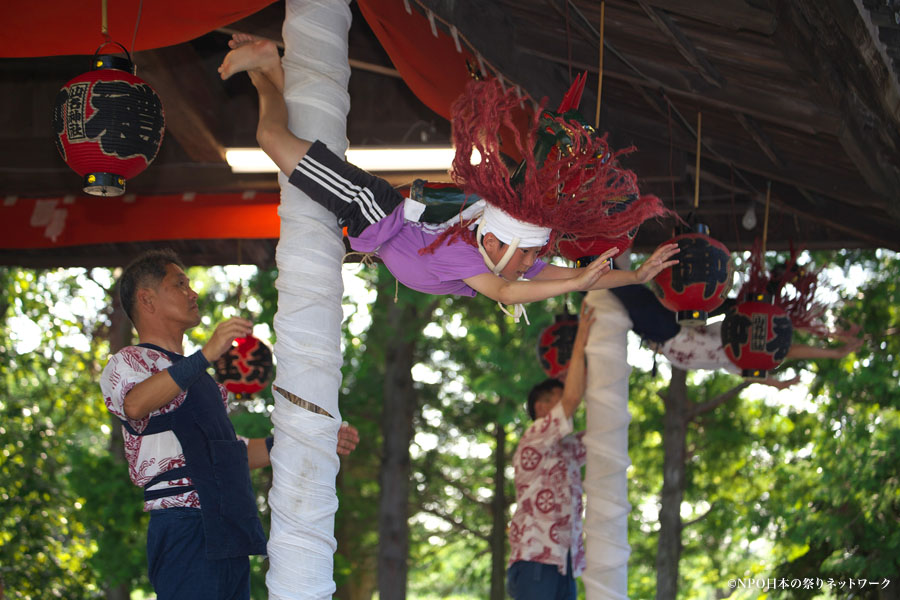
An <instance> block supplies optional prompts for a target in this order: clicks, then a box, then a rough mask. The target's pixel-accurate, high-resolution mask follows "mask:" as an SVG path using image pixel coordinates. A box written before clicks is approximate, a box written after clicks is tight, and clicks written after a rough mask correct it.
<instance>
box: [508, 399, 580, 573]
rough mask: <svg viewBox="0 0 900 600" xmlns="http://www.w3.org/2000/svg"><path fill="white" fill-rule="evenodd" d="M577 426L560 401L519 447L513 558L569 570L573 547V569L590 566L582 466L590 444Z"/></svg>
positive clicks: (511, 556)
mask: <svg viewBox="0 0 900 600" xmlns="http://www.w3.org/2000/svg"><path fill="white" fill-rule="evenodd" d="M571 430H572V424H571V419H568V418H566V416H565V413H564V412H563V408H562V406H561V405H559V404H557V405H556V406H555V407H554V408H553V411H551V413H550V414H549V415H547V416H546V417H544V418H542V419H539V420H537V421H535V422H534V423H533V424H532V425H531V427H529V428H528V430H527V431H526V432H525V433H524V434H523V435H522V439H521V440H520V442H519V446H518V448H516V453H515V455H514V456H513V466H514V467H515V470H516V482H515V483H516V503H517V504H516V512H515V514H514V515H513V518H512V522H511V523H510V526H509V531H510V535H509V541H510V557H509V563H510V564H512V563H514V562H516V561H518V560H528V561H535V562H540V563H544V564H550V565H556V567H557V569H559V572H560V573H563V574H565V572H566V554H567V553H568V552H570V551H571V553H572V572H573V575H574V576H576V577H577V576H578V575H580V574H581V573H582V572H583V571H584V568H585V566H586V562H585V558H584V541H583V539H582V531H583V523H582V514H583V503H582V488H581V466H582V465H583V464H584V461H585V458H586V457H587V450H586V448H585V447H584V444H583V443H582V442H581V437H582V435H583V434H578V435H569V433H570V432H571ZM535 454H537V456H538V457H539V458H536V457H535Z"/></svg>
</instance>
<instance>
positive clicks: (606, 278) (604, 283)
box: [534, 244, 679, 291]
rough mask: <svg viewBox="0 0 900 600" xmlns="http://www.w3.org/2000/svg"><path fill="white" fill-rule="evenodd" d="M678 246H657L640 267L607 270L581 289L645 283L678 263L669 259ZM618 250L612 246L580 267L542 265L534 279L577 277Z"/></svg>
mask: <svg viewBox="0 0 900 600" xmlns="http://www.w3.org/2000/svg"><path fill="white" fill-rule="evenodd" d="M678 251H679V248H678V244H665V245H663V246H660V247H659V248H657V249H656V250H655V251H654V252H653V254H651V255H650V258H648V259H647V260H645V261H644V264H642V265H641V266H640V267H638V269H637V270H635V271H623V270H619V269H616V270H612V271H610V270H608V269H607V272H606V273H605V274H603V275H602V276H601V277H600V278H599V279H597V280H596V281H595V282H594V283H593V284H592V285H591V287H589V288H585V289H583V291H588V290H605V289H609V288H616V287H622V286H625V285H632V284H638V283H646V282H648V281H650V280H651V279H653V278H654V277H656V275H657V274H658V273H659V272H660V271H662V270H663V269H665V268H667V267H671V266H672V265H675V264H678V261H677V260H670V258H671V257H672V256H674V255H675V254H676V253H678ZM616 252H618V249H617V248H612V249H610V250H607V251H606V252H604V253H603V254H601V255H600V256H599V257H598V258H597V260H595V261H594V262H592V263H591V264H590V265H588V266H587V267H580V268H572V267H559V266H556V265H547V266H546V267H544V268H543V269H542V270H541V272H540V273H538V274H537V275H535V277H534V279H536V280H549V279H567V278H574V277H578V276H579V275H580V274H581V273H582V272H583V271H584V270H586V269H589V268H590V267H591V266H593V265H594V264H595V263H597V262H603V263H606V262H607V260H606V259H608V258H610V257H611V256H612V255H614V254H615V253H616Z"/></svg>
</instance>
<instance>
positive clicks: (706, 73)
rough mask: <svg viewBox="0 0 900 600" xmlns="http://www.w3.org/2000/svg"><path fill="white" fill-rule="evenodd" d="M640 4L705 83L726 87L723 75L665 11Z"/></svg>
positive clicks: (641, 1) (645, 3) (643, 2)
mask: <svg viewBox="0 0 900 600" xmlns="http://www.w3.org/2000/svg"><path fill="white" fill-rule="evenodd" d="M638 4H640V5H641V8H642V9H643V10H644V12H645V13H647V16H648V17H650V20H651V21H653V23H654V24H655V25H656V26H657V27H658V28H659V30H660V31H662V32H663V34H664V35H665V36H666V37H668V38H669V40H670V41H671V42H672V44H674V46H675V49H676V50H678V52H679V54H681V56H683V57H684V59H685V60H686V61H688V63H690V65H691V66H692V67H694V69H696V70H697V73H699V74H700V77H702V78H703V80H704V81H706V82H707V83H708V84H710V85H711V86H713V87H715V88H722V87H723V86H724V85H725V78H724V77H722V74H721V73H719V71H718V70H717V69H716V68H715V67H714V66H713V65H712V63H711V62H709V60H708V59H707V58H706V57H705V56H704V55H703V54H701V53H700V52H699V51H697V48H696V47H695V46H694V44H693V43H692V42H691V41H690V40H689V39H688V37H687V36H686V35H685V34H684V33H683V32H682V31H681V29H680V28H679V27H678V26H677V25H676V24H675V22H674V21H672V19H671V18H669V15H667V14H666V12H665V11H664V10H661V9H657V8H653V7H652V6H650V5H649V4H648V3H647V2H645V1H644V0H638Z"/></svg>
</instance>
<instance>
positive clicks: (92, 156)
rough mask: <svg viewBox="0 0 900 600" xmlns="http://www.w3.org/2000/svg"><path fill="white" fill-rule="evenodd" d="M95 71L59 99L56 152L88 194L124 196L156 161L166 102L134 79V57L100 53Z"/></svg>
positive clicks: (55, 122) (62, 91) (69, 86)
mask: <svg viewBox="0 0 900 600" xmlns="http://www.w3.org/2000/svg"><path fill="white" fill-rule="evenodd" d="M98 51H99V50H98ZM91 68H92V70H90V71H88V72H87V73H82V74H81V75H79V76H78V77H75V78H74V79H72V80H71V81H69V82H68V83H67V84H65V85H64V86H63V87H62V89H60V90H59V93H58V94H57V95H56V103H55V106H54V110H53V128H54V130H55V132H56V148H57V150H59V153H60V155H61V156H62V158H63V160H65V161H66V164H68V165H69V167H71V168H72V170H73V171H75V172H76V173H78V174H79V175H81V176H82V177H83V178H84V183H83V186H84V191H85V192H87V193H88V194H93V195H95V196H119V195H121V194H124V193H125V182H126V180H128V179H131V178H132V177H134V176H135V175H137V174H138V173H140V172H141V171H143V170H144V169H146V168H147V166H148V165H149V164H150V163H151V162H152V161H153V159H154V158H156V154H157V152H158V151H159V146H160V144H161V143H162V138H163V133H164V132H165V116H164V114H163V108H162V102H161V101H160V99H159V96H158V95H157V94H156V92H155V91H153V88H151V87H150V86H149V85H148V84H147V83H146V82H145V81H144V80H142V79H140V78H139V77H136V76H135V75H134V65H133V64H132V62H131V60H130V59H126V58H123V57H121V56H114V55H100V56H97V55H95V56H94V60H93V63H92V66H91Z"/></svg>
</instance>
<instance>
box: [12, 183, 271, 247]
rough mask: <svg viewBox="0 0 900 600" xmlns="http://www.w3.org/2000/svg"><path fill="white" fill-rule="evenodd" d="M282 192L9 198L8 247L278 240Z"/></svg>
mask: <svg viewBox="0 0 900 600" xmlns="http://www.w3.org/2000/svg"><path fill="white" fill-rule="evenodd" d="M279 199H280V194H278V193H273V192H269V193H265V194H196V195H194V194H183V195H170V196H136V197H135V196H129V195H125V196H119V197H117V198H99V197H96V196H88V195H82V196H77V197H76V196H68V197H65V198H6V199H5V200H4V201H3V204H2V205H0V223H3V241H2V247H4V248H21V249H26V248H29V249H30V248H60V247H65V246H78V245H82V244H103V243H115V242H147V241H156V240H189V239H219V238H242V239H259V238H277V237H278V231H279V219H278V202H279Z"/></svg>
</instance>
